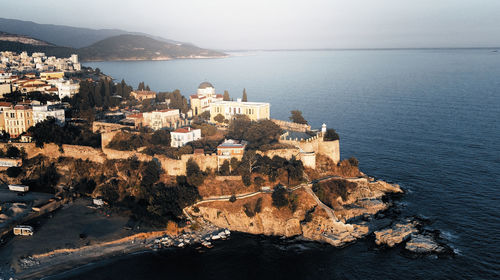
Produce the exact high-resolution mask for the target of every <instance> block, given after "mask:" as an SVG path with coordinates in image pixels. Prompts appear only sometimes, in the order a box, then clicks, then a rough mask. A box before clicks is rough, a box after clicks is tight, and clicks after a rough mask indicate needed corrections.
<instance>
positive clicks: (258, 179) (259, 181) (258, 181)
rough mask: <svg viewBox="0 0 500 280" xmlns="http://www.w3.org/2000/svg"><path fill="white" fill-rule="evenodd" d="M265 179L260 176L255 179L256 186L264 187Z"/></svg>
mask: <svg viewBox="0 0 500 280" xmlns="http://www.w3.org/2000/svg"><path fill="white" fill-rule="evenodd" d="M264 182H265V181H264V179H262V177H260V176H257V177H255V178H254V179H253V183H254V184H255V186H257V187H258V188H260V187H262V185H263V184H264Z"/></svg>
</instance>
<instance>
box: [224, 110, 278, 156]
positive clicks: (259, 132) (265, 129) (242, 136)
mask: <svg viewBox="0 0 500 280" xmlns="http://www.w3.org/2000/svg"><path fill="white" fill-rule="evenodd" d="M281 133H282V129H281V128H280V127H279V126H278V125H277V124H275V123H274V122H272V121H270V120H260V121H256V122H252V121H250V120H249V119H248V117H246V116H238V117H237V118H236V119H234V120H233V121H231V123H230V124H229V129H228V134H227V137H228V138H232V139H238V140H246V141H248V142H249V144H248V146H247V147H248V148H249V149H259V147H261V146H263V145H266V144H274V143H278V140H279V137H280V135H281Z"/></svg>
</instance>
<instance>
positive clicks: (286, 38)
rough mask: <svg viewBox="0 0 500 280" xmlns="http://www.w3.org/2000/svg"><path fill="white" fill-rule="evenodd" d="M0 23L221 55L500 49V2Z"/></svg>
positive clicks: (178, 8) (14, 5)
mask: <svg viewBox="0 0 500 280" xmlns="http://www.w3.org/2000/svg"><path fill="white" fill-rule="evenodd" d="M0 7H1V8H0V17H4V18H14V19H21V20H30V21H34V22H37V23H50V24H61V25H70V26H77V27H88V28H95V29H102V28H117V29H124V30H128V31H138V32H145V33H149V34H152V35H156V36H162V37H165V38H169V39H173V40H177V41H182V42H190V43H193V44H196V45H198V46H201V47H206V48H214V49H220V50H243V49H317V48H420V47H492V46H493V47H497V46H500V0H307V1H298V0H281V1H277V0H251V1H238V0H176V1H170V0H138V1H132V0H120V1H118V0H117V1H106V0H85V1H70V0H43V1H39V0H15V1H14V0H0Z"/></svg>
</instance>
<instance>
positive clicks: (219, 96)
mask: <svg viewBox="0 0 500 280" xmlns="http://www.w3.org/2000/svg"><path fill="white" fill-rule="evenodd" d="M215 98H224V96H222V94H217V95H216V96H215Z"/></svg>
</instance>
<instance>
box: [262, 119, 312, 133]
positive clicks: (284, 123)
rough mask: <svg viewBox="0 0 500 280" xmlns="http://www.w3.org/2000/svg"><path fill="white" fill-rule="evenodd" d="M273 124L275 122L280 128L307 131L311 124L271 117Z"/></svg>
mask: <svg viewBox="0 0 500 280" xmlns="http://www.w3.org/2000/svg"><path fill="white" fill-rule="evenodd" d="M271 121H273V122H274V123H275V124H277V125H278V126H279V127H281V129H285V130H292V131H300V132H307V131H310V130H311V126H310V125H307V124H300V123H294V122H287V121H282V120H275V119H271Z"/></svg>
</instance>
